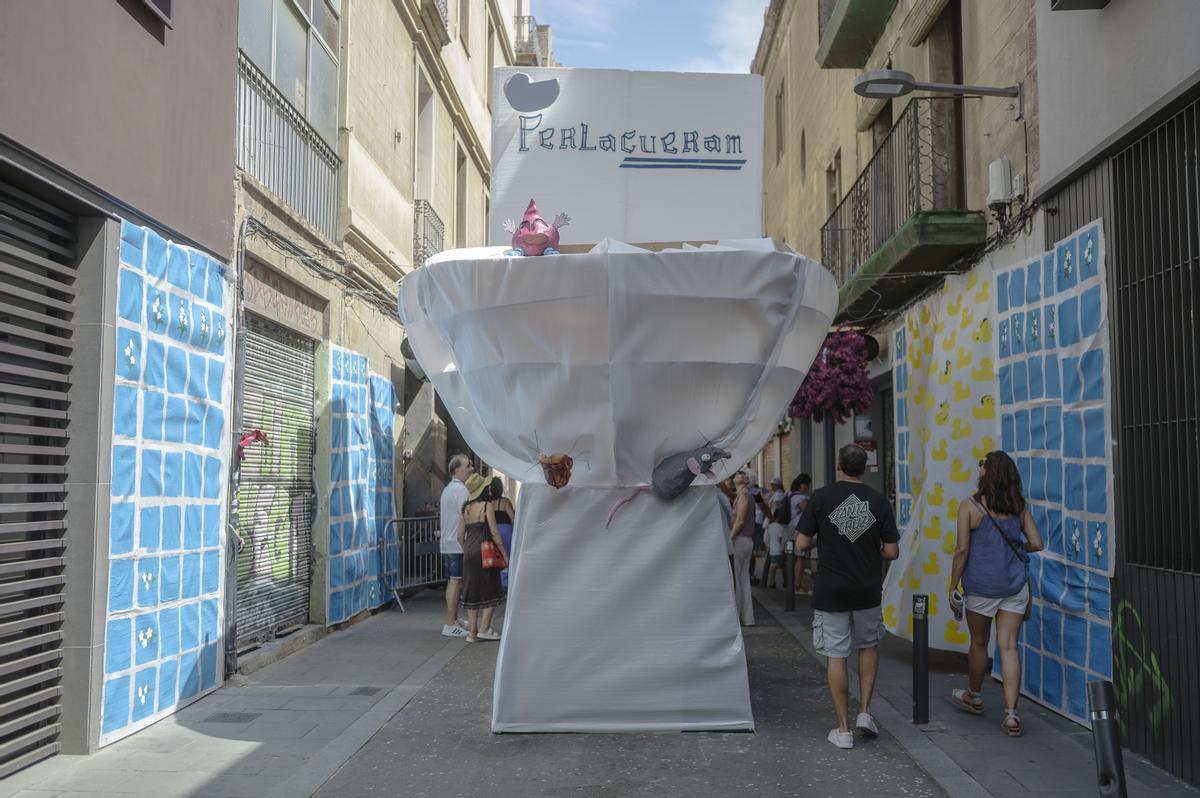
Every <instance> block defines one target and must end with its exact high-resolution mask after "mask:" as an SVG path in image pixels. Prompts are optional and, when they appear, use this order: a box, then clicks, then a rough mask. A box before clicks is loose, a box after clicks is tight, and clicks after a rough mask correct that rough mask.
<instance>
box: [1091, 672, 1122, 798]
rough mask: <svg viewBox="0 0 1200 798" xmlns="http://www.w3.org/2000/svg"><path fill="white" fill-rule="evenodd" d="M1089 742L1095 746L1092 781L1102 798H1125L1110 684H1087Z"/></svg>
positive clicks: (1115, 710)
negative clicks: (1094, 778)
mask: <svg viewBox="0 0 1200 798" xmlns="http://www.w3.org/2000/svg"><path fill="white" fill-rule="evenodd" d="M1087 692H1088V708H1089V711H1090V712H1091V718H1092V743H1093V744H1094V745H1095V746H1096V781H1097V786H1098V787H1099V788H1100V795H1101V796H1102V797H1103V798H1107V797H1108V796H1114V798H1125V796H1126V795H1128V793H1127V792H1126V788H1125V762H1124V761H1123V760H1122V758H1121V729H1120V727H1119V726H1118V725H1117V702H1116V699H1115V697H1114V695H1113V684H1112V682H1101V681H1095V682H1088V686H1087Z"/></svg>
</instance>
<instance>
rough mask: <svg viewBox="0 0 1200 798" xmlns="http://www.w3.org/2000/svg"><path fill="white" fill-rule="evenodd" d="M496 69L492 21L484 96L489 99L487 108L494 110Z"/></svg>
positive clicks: (485, 62)
mask: <svg viewBox="0 0 1200 798" xmlns="http://www.w3.org/2000/svg"><path fill="white" fill-rule="evenodd" d="M495 68H496V29H495V28H493V27H492V23H491V20H489V21H488V26H487V57H486V58H485V59H484V62H483V70H484V78H483V87H484V88H483V96H484V97H486V98H487V108H488V110H489V111H490V110H492V70H493V69H495Z"/></svg>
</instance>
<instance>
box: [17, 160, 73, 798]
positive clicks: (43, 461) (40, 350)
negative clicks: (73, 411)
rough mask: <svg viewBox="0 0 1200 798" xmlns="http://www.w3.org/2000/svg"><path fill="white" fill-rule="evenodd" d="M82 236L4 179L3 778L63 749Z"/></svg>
mask: <svg viewBox="0 0 1200 798" xmlns="http://www.w3.org/2000/svg"><path fill="white" fill-rule="evenodd" d="M75 230H76V219H75V218H74V217H73V216H71V215H70V214H68V213H66V212H64V211H62V210H60V209H58V208H56V207H54V206H53V205H50V204H48V203H46V202H44V201H42V200H41V199H38V198H36V197H34V196H31V195H30V194H27V193H26V192H24V191H22V190H21V189H19V188H17V187H16V186H12V185H9V184H7V183H5V182H4V181H3V180H0V778H4V777H5V776H7V775H8V774H9V773H12V772H13V771H15V770H17V769H19V768H22V767H25V766H26V765H28V764H30V763H32V762H36V761H37V760H39V759H43V758H45V757H48V756H50V755H52V754H55V753H58V751H59V749H60V748H61V745H60V743H59V741H58V736H59V730H60V724H59V714H60V713H61V711H62V707H61V697H62V687H61V678H62V639H63V632H62V620H63V595H62V590H63V584H64V582H65V581H66V577H65V575H64V573H63V554H64V547H65V545H66V540H65V538H66V518H65V510H66V499H67V497H66V490H67V489H66V473H67V457H66V444H67V436H68V431H67V421H68V414H67V402H68V397H67V390H68V388H69V387H70V381H71V376H70V373H71V324H72V323H71V317H72V313H73V309H74V303H75V294H74V289H73V288H72V283H74V281H75V265H76V263H77V259H76V253H75Z"/></svg>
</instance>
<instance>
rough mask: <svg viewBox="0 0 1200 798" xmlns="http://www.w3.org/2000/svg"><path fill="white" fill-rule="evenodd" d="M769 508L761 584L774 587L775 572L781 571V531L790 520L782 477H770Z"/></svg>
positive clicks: (785, 580) (784, 578) (784, 579)
mask: <svg viewBox="0 0 1200 798" xmlns="http://www.w3.org/2000/svg"><path fill="white" fill-rule="evenodd" d="M767 507H768V509H769V510H770V518H769V523H768V524H767V562H768V568H767V570H766V577H765V578H764V580H763V584H764V585H766V586H767V587H769V588H771V589H774V588H775V574H776V573H783V569H784V567H785V565H784V559H783V533H784V530H785V529H786V528H787V524H788V522H789V521H791V519H792V516H791V512H792V510H791V504H790V503H789V502H788V497H787V494H786V493H784V492H783V479H781V478H780V477H774V478H772V479H771V498H770V501H769V502H768V503H767ZM782 578H783V581H784V584H785V585H786V583H787V577H786V576H784V577H782Z"/></svg>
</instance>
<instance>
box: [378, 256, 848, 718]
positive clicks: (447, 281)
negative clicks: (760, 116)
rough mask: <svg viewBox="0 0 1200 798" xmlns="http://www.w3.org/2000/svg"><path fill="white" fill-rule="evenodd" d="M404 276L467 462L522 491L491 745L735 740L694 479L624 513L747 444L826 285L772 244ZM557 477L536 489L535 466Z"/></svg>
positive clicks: (426, 365) (732, 672)
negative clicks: (650, 488) (666, 476)
mask: <svg viewBox="0 0 1200 798" xmlns="http://www.w3.org/2000/svg"><path fill="white" fill-rule="evenodd" d="M503 251H504V248H503V247H493V248H487V249H476V250H457V251H452V252H447V253H443V254H441V255H438V256H436V257H434V258H433V259H431V260H430V261H429V262H428V263H427V264H426V265H425V266H424V267H422V268H420V269H417V270H416V271H414V272H413V273H411V274H409V275H408V276H407V277H405V279H404V282H403V284H402V286H401V290H400V315H401V317H402V319H403V321H404V324H405V327H406V329H407V333H408V338H409V341H410V343H411V346H412V350H413V352H414V354H415V355H416V358H417V360H418V362H419V363H420V365H421V367H422V368H423V369H424V371H425V373H426V374H427V375H428V376H429V379H430V381H431V382H432V383H433V386H434V388H435V389H436V390H437V392H438V394H439V395H440V396H441V398H442V401H443V403H444V405H445V406H446V408H447V409H448V410H449V411H450V414H451V415H452V416H453V418H454V422H455V424H457V426H458V428H459V430H460V431H461V432H462V434H463V437H464V438H465V439H466V441H467V442H468V443H469V444H470V446H471V447H472V449H474V451H475V452H476V453H477V454H478V455H479V456H480V457H482V458H483V459H484V460H485V461H487V462H488V463H489V464H490V465H492V466H493V467H495V468H497V469H499V470H500V471H503V472H505V473H507V474H508V475H510V476H512V477H513V478H515V479H517V480H520V481H522V482H523V483H525V484H524V487H523V488H522V490H521V493H520V498H519V501H518V505H517V519H516V529H515V532H514V542H513V552H512V553H511V554H512V561H513V565H512V569H511V571H510V579H509V582H510V590H509V595H508V608H507V612H506V614H505V621H504V639H503V642H502V643H501V646H500V651H499V655H498V662H497V672H496V682H495V686H494V700H493V716H492V729H493V730H494V731H666V730H682V729H692V730H695V729H750V728H753V723H754V721H753V716H752V715H751V712H750V702H749V688H748V682H747V677H746V661H745V654H744V651H743V649H742V642H743V641H742V636H741V630H740V627H739V625H738V619H737V615H736V612H735V610H734V606H733V597H732V595H731V593H732V580H731V579H730V570H729V564H728V560H727V559H726V556H725V555H726V540H727V534H728V528H727V527H726V526H725V524H724V521H723V520H722V517H721V514H720V513H719V512H718V509H717V501H716V495H715V491H714V490H713V489H712V488H711V487H703V483H704V482H705V481H706V480H704V479H700V480H697V482H696V486H694V487H692V488H690V489H689V490H687V491H686V492H685V493H684V495H682V496H680V497H679V498H678V499H676V500H675V501H673V502H670V503H668V502H663V501H660V500H659V499H657V498H655V497H654V496H652V495H649V494H647V495H644V496H639V497H637V498H636V499H635V500H634V501H633V502H631V503H630V504H629V505H628V506H627V507H625V508H622V510H621V511H620V512H619V513H618V514H617V516H616V518H615V520H614V523H613V525H612V528H611V529H606V528H605V518H606V515H607V510H608V509H609V508H610V507H612V505H613V504H614V503H615V502H616V501H618V500H619V499H621V498H624V497H626V496H628V495H629V494H630V493H631V491H632V490H633V487H632V486H640V485H645V484H647V483H648V482H649V481H650V478H651V472H652V471H653V469H654V467H655V466H656V465H657V464H658V463H659V462H660V461H662V460H663V459H664V458H666V457H668V456H670V455H673V454H676V453H679V452H682V451H686V450H691V449H695V448H697V447H700V446H702V445H704V444H706V443H714V444H716V445H719V446H721V447H723V448H725V449H727V450H729V451H730V452H731V453H732V457H731V458H730V460H728V461H727V462H726V463H724V464H722V465H723V467H724V468H723V469H722V468H718V474H721V473H728V472H730V471H732V470H733V469H736V468H737V467H738V466H740V465H742V464H743V463H745V462H746V461H748V460H749V459H750V458H751V457H752V456H754V455H755V454H756V453H757V452H758V451H759V450H760V449H761V448H762V446H763V445H764V444H765V443H766V441H767V440H768V438H769V437H770V436H771V434H772V432H773V431H774V430H775V428H776V425H777V423H778V422H779V421H780V420H781V419H782V418H783V414H784V412H785V411H786V408H787V406H788V403H789V402H790V400H791V399H792V397H793V396H794V394H795V392H796V389H797V388H798V387H799V385H800V383H801V382H802V381H803V379H804V375H805V373H806V372H807V370H808V368H809V366H810V365H811V363H812V360H813V358H814V356H815V355H816V354H817V352H818V350H819V349H820V346H821V343H822V341H823V340H824V337H825V333H826V332H827V330H828V328H829V325H830V322H831V321H832V319H833V316H834V313H835V312H836V309H837V286H836V284H835V283H834V280H833V277H832V276H831V275H830V274H829V272H828V271H826V270H825V269H824V268H823V267H821V266H820V265H819V264H818V263H816V262H814V261H811V260H809V259H808V258H805V257H803V256H802V255H798V254H796V253H794V252H791V251H787V252H781V251H776V250H775V249H774V247H773V245H772V244H771V242H770V241H769V240H765V239H764V240H758V241H740V242H723V243H722V244H720V245H717V246H708V247H702V248H698V249H695V248H693V249H687V250H676V251H666V252H648V251H645V250H641V249H638V248H636V247H631V246H629V245H626V244H621V243H619V242H611V241H606V242H602V243H601V244H600V245H598V246H597V247H596V248H595V249H593V250H592V251H591V252H589V253H586V254H578V255H557V256H549V257H536V258H506V257H504V256H503V254H502V253H503ZM558 453H562V454H568V455H570V456H571V457H572V458H573V459H574V460H575V466H574V470H573V474H572V477H571V480H570V484H569V485H568V486H567V487H565V488H562V489H561V490H555V489H553V488H551V487H549V486H548V485H546V484H545V483H544V478H543V474H542V470H541V468H540V467H539V456H540V455H542V454H558Z"/></svg>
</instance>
